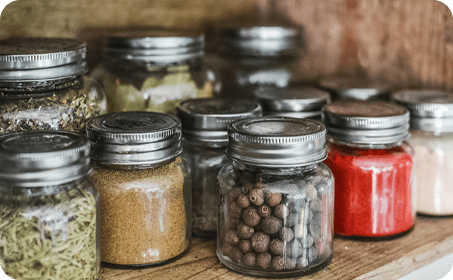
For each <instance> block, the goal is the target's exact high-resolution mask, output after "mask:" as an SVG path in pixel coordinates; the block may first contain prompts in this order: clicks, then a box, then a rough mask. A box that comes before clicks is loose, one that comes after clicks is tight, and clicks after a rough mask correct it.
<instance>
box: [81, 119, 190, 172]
mask: <svg viewBox="0 0 453 280" xmlns="http://www.w3.org/2000/svg"><path fill="white" fill-rule="evenodd" d="M87 134H88V138H89V139H90V142H91V154H90V156H91V158H92V159H93V160H95V161H98V162H101V163H106V164H116V165H139V164H153V163H159V162H162V161H165V160H169V159H172V158H175V157H176V156H178V155H179V154H181V152H182V148H181V144H180V139H181V122H180V120H179V119H178V118H175V117H172V116H169V115H166V114H161V113H153V112H121V113H111V114H106V115H101V116H99V117H96V118H94V119H92V120H91V121H90V122H89V123H88V124H87Z"/></svg>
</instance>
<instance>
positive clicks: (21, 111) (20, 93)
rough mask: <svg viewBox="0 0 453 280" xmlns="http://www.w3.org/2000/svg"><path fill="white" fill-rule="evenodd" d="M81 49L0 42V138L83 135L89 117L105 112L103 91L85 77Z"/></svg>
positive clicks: (75, 44)
mask: <svg viewBox="0 0 453 280" xmlns="http://www.w3.org/2000/svg"><path fill="white" fill-rule="evenodd" d="M86 47H87V46H86V44H85V43H82V42H79V41H77V40H75V39H63V38H10V39H4V40H0V134H2V133H7V132H16V131H24V130H35V129H41V130H43V129H46V130H49V129H50V130H66V131H75V132H80V133H84V130H85V124H86V122H87V121H88V120H89V119H91V118H92V117H95V116H98V115H100V114H104V113H105V112H106V107H107V101H106V98H105V94H104V91H103V89H102V88H101V87H100V85H99V84H98V83H97V82H96V81H94V80H93V78H90V77H88V76H86V75H85V73H86V72H87V71H88V66H87V62H86Z"/></svg>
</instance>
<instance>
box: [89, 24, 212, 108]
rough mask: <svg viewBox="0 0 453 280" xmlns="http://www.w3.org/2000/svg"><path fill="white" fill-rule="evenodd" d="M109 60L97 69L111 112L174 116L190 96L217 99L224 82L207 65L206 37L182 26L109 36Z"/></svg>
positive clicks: (96, 74)
mask: <svg viewBox="0 0 453 280" xmlns="http://www.w3.org/2000/svg"><path fill="white" fill-rule="evenodd" d="M106 41H107V42H106V48H105V52H104V61H103V62H102V63H101V64H100V65H98V66H97V67H96V68H95V69H94V70H93V73H92V76H93V77H95V78H96V79H97V80H98V81H100V82H101V83H102V85H103V86H104V88H105V91H106V93H107V100H108V111H109V112H123V111H151V112H160V113H168V114H172V115H174V114H175V109H176V106H177V105H178V104H179V102H181V101H182V100H185V99H192V98H206V97H213V96H214V95H215V92H216V91H217V88H218V87H219V86H220V84H219V83H218V82H217V81H216V75H215V74H214V72H213V71H211V70H209V69H207V68H206V67H205V66H204V63H203V55H204V47H205V39H204V35H202V34H199V33H194V32H185V31H177V30H137V29H132V30H124V31H120V32H111V33H110V34H109V35H108V36H106Z"/></svg>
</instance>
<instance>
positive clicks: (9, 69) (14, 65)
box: [0, 38, 88, 84]
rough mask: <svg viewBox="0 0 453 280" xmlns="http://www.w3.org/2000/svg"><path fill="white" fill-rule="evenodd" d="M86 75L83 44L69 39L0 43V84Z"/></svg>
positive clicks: (30, 39) (11, 39)
mask: <svg viewBox="0 0 453 280" xmlns="http://www.w3.org/2000/svg"><path fill="white" fill-rule="evenodd" d="M87 71H88V66H87V62H86V44H85V43H82V42H80V41H78V40H75V39H68V38H10V39H4V40H0V84H5V83H8V82H14V83H18V82H31V81H49V80H60V79H65V78H70V77H74V76H79V75H82V74H84V73H86V72H87Z"/></svg>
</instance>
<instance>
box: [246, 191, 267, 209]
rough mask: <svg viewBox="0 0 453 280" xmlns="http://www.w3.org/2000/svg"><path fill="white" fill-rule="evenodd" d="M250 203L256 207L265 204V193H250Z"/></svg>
mask: <svg viewBox="0 0 453 280" xmlns="http://www.w3.org/2000/svg"><path fill="white" fill-rule="evenodd" d="M249 199H250V201H251V202H252V203H253V204H255V205H256V206H260V205H261V204H263V203H264V191H263V190H262V189H253V190H251V191H250V193H249Z"/></svg>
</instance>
